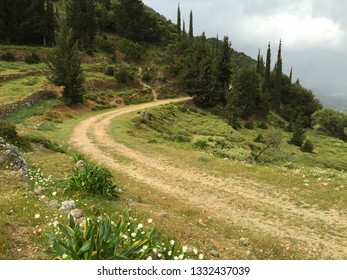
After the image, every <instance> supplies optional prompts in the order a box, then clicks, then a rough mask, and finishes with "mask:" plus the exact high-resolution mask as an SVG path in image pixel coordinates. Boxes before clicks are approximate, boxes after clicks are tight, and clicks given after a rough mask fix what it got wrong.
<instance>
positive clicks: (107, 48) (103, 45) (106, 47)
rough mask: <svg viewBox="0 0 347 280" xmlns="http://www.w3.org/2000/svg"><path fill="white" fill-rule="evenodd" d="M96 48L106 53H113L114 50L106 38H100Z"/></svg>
mask: <svg viewBox="0 0 347 280" xmlns="http://www.w3.org/2000/svg"><path fill="white" fill-rule="evenodd" d="M98 48H99V49H100V50H102V51H104V52H107V53H113V52H114V46H113V44H112V42H110V41H108V40H107V39H102V40H100V41H99V42H98Z"/></svg>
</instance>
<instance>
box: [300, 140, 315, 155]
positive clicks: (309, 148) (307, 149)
mask: <svg viewBox="0 0 347 280" xmlns="http://www.w3.org/2000/svg"><path fill="white" fill-rule="evenodd" d="M313 149H314V146H313V143H312V142H311V141H310V140H306V141H305V142H304V144H303V145H302V146H301V151H303V152H304V153H313Z"/></svg>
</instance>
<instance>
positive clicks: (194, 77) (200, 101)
mask: <svg viewBox="0 0 347 280" xmlns="http://www.w3.org/2000/svg"><path fill="white" fill-rule="evenodd" d="M183 61H184V62H183V63H184V65H183V67H182V69H181V71H180V74H179V81H178V82H179V86H180V89H181V90H182V91H184V92H186V93H187V94H189V95H190V96H192V97H193V98H194V102H195V103H196V104H197V105H199V106H202V107H211V106H214V105H215V104H216V103H217V102H218V98H219V97H218V96H217V95H216V94H214V93H215V88H216V79H215V76H214V75H213V56H212V52H211V49H210V48H209V46H208V44H207V40H206V37H205V34H203V35H202V36H201V37H199V38H198V39H197V40H194V41H193V42H192V44H191V45H190V47H189V49H188V50H187V52H186V55H185V56H184V58H183Z"/></svg>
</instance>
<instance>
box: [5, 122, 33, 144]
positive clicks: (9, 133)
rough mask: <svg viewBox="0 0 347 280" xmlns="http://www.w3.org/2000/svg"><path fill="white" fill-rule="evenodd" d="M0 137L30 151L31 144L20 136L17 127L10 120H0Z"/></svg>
mask: <svg viewBox="0 0 347 280" xmlns="http://www.w3.org/2000/svg"><path fill="white" fill-rule="evenodd" d="M0 137H2V138H3V139H4V140H5V141H6V142H8V143H10V144H12V145H15V146H17V147H19V148H23V149H25V150H28V149H30V143H29V142H28V141H27V140H26V139H24V138H21V137H20V136H19V135H18V133H17V129H16V125H15V124H14V123H12V122H10V121H8V120H0Z"/></svg>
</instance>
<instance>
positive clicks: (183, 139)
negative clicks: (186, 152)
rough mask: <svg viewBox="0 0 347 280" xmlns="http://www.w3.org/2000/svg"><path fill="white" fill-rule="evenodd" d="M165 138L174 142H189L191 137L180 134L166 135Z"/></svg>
mask: <svg viewBox="0 0 347 280" xmlns="http://www.w3.org/2000/svg"><path fill="white" fill-rule="evenodd" d="M165 138H166V139H168V140H170V141H174V142H176V143H189V142H191V141H192V138H191V137H189V136H185V135H182V134H174V135H168V136H166V137H165Z"/></svg>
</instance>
